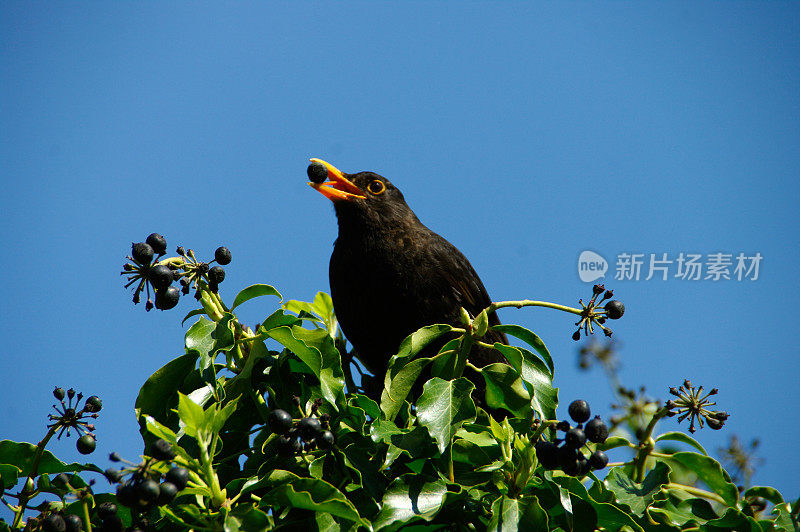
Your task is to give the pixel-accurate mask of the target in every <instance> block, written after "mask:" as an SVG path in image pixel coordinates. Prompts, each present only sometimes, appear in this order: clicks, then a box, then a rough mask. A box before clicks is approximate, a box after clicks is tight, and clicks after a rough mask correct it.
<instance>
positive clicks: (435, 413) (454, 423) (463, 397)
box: [417, 377, 477, 453]
mask: <svg viewBox="0 0 800 532" xmlns="http://www.w3.org/2000/svg"><path fill="white" fill-rule="evenodd" d="M474 389H475V385H474V384H472V383H471V382H470V381H468V380H467V379H465V378H463V377H462V378H458V379H456V380H452V381H446V380H443V379H440V378H438V377H434V378H432V379H431V380H429V381H428V382H426V383H425V385H424V386H423V388H422V395H421V396H420V398H419V401H417V421H419V424H420V425H422V426H423V427H425V428H427V429H428V432H429V433H430V435H431V436H433V437H434V439H435V440H436V442H437V444H438V446H439V452H441V453H444V450H445V449H446V448H447V446H448V445H450V442H451V441H452V439H453V437H455V434H456V432H457V431H458V429H459V428H461V425H462V424H463V423H465V422H471V421H473V420H474V419H475V416H476V414H477V410H476V408H475V402H474V401H473V400H472V397H471V395H470V394H471V393H472V390H474Z"/></svg>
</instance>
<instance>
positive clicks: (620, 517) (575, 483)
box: [553, 476, 643, 532]
mask: <svg viewBox="0 0 800 532" xmlns="http://www.w3.org/2000/svg"><path fill="white" fill-rule="evenodd" d="M553 481H554V482H555V483H557V484H558V485H559V486H561V487H563V488H564V489H566V490H567V491H568V492H569V493H570V495H571V496H572V503H573V504H574V505H575V508H574V510H575V520H576V521H577V523H576V528H580V527H579V526H577V525H578V524H581V525H585V526H592V527H593V526H594V524H595V523H594V519H595V518H596V520H597V524H602V526H603V528H604V529H606V530H610V531H618V530H633V531H636V532H643V529H642V527H641V526H639V524H637V523H636V521H635V520H634V519H633V518H632V517H631V516H630V515H629V514H628V513H626V512H624V511H622V510H621V509H620V508H618V507H617V506H615V505H614V504H611V503H608V502H601V501H597V500H595V499H594V498H592V496H591V495H590V494H589V492H588V491H587V490H586V487H585V486H584V485H583V484H582V483H581V481H580V480H578V479H577V478H575V477H567V476H563V477H556V478H554V479H553ZM598 483H599V481H598ZM587 505H588V506H591V509H589V508H588V507H587ZM591 510H594V514H595V516H596V517H595V516H591V515H589V514H591V513H592V512H591Z"/></svg>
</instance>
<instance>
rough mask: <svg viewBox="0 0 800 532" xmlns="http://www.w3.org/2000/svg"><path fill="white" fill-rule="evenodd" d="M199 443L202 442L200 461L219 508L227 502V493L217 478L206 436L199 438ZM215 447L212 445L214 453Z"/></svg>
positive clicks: (212, 500)
mask: <svg viewBox="0 0 800 532" xmlns="http://www.w3.org/2000/svg"><path fill="white" fill-rule="evenodd" d="M213 438H216V436H213ZM198 443H199V444H200V446H199V447H200V462H201V463H202V466H203V472H204V473H205V477H206V481H207V482H208V483H209V488H211V502H212V503H213V504H214V506H215V507H217V508H219V507H220V506H222V503H224V502H225V494H223V493H222V489H221V488H220V485H219V478H217V473H216V472H215V471H214V464H213V463H212V457H211V456H210V455H209V452H208V444H207V443H206V440H205V438H203V439H198ZM214 447H215V446H214V445H212V449H211V451H212V453H213V450H214Z"/></svg>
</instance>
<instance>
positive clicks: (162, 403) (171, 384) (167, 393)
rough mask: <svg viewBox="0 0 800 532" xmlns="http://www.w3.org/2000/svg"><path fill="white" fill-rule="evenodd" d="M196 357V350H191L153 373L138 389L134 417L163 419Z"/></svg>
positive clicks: (192, 366) (191, 369)
mask: <svg viewBox="0 0 800 532" xmlns="http://www.w3.org/2000/svg"><path fill="white" fill-rule="evenodd" d="M197 358H198V352H197V351H195V350H192V351H190V352H188V353H186V354H185V355H181V356H179V357H178V358H176V359H174V360H171V361H170V362H168V363H167V364H166V365H165V366H163V367H162V368H161V369H159V370H158V371H156V372H155V373H153V374H152V375H151V376H150V378H149V379H147V381H145V383H144V385H142V388H141V389H140V390H139V396H138V397H137V398H136V405H135V411H136V417H137V418H139V417H141V416H143V415H150V416H153V417H155V418H156V419H161V420H163V416H164V414H165V411H166V409H168V408H170V407H171V406H172V405H174V399H175V397H176V395H175V394H176V393H177V391H178V390H179V389H180V387H181V385H182V384H183V381H184V379H185V378H186V377H187V376H188V375H189V374H190V373H191V372H192V371H193V370H194V367H195V364H197Z"/></svg>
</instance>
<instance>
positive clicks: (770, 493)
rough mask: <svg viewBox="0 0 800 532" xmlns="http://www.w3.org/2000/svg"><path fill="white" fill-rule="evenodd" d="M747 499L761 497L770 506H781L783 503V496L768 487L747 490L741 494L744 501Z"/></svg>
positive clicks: (755, 487)
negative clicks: (769, 503)
mask: <svg viewBox="0 0 800 532" xmlns="http://www.w3.org/2000/svg"><path fill="white" fill-rule="evenodd" d="M749 497H763V498H764V499H766V500H768V501H769V502H771V503H772V504H783V502H784V501H783V495H781V493H780V492H779V491H778V490H776V489H775V488H771V487H769V486H753V487H752V488H747V490H746V491H745V492H744V493H743V494H742V498H745V499H746V498H749Z"/></svg>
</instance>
